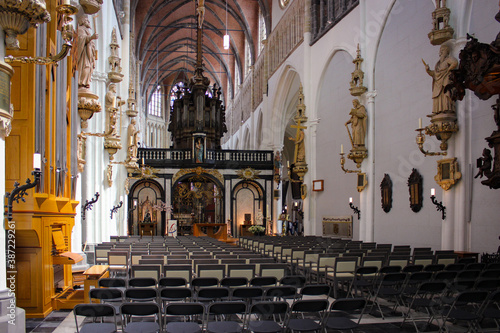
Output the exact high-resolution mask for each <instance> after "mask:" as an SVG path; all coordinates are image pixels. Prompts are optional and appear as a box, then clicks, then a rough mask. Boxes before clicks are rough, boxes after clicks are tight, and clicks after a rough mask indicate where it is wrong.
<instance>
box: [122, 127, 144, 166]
mask: <svg viewBox="0 0 500 333" xmlns="http://www.w3.org/2000/svg"><path fill="white" fill-rule="evenodd" d="M139 133H140V131H139V130H138V129H137V128H136V127H135V119H134V118H132V119H130V124H129V125H128V128H127V160H126V161H125V163H126V166H127V168H132V169H135V168H137V167H138V165H137V160H138V159H137V150H138V148H139Z"/></svg>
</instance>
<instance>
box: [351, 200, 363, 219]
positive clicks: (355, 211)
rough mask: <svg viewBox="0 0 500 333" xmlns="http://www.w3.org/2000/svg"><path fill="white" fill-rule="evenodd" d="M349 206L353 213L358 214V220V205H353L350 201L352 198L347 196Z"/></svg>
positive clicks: (359, 213) (359, 212)
mask: <svg viewBox="0 0 500 333" xmlns="http://www.w3.org/2000/svg"><path fill="white" fill-rule="evenodd" d="M349 207H351V209H352V211H353V212H354V214H357V215H358V220H359V219H360V218H361V211H360V210H359V208H358V207H356V206H354V205H353V203H352V198H349Z"/></svg>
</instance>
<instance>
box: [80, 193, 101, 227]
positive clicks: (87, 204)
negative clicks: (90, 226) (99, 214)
mask: <svg viewBox="0 0 500 333" xmlns="http://www.w3.org/2000/svg"><path fill="white" fill-rule="evenodd" d="M97 200H99V192H95V194H94V197H93V198H92V199H91V200H87V201H85V204H84V205H83V206H82V220H84V221H85V212H86V211H87V210H92V208H93V206H94V204H95V203H96V202H97Z"/></svg>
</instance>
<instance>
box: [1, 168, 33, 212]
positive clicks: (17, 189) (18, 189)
mask: <svg viewBox="0 0 500 333" xmlns="http://www.w3.org/2000/svg"><path fill="white" fill-rule="evenodd" d="M31 174H32V175H33V176H34V177H35V178H34V181H33V182H31V179H29V178H28V179H26V184H24V185H21V186H19V183H18V182H15V183H14V189H13V190H12V192H7V193H5V197H6V198H7V206H6V207H5V208H7V220H9V221H12V207H13V205H14V201H15V202H16V203H19V200H21V201H22V202H25V200H24V196H25V195H28V193H26V191H27V190H29V189H30V188H33V187H35V186H37V185H38V184H39V183H40V178H41V176H42V171H40V169H35V170H33V171H32V172H31Z"/></svg>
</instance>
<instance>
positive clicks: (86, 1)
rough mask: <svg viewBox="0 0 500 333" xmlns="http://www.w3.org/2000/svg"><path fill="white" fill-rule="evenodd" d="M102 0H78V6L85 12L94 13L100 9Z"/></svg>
mask: <svg viewBox="0 0 500 333" xmlns="http://www.w3.org/2000/svg"><path fill="white" fill-rule="evenodd" d="M102 2H103V0H80V6H82V9H83V11H84V13H85V14H89V15H92V14H95V13H97V12H98V11H100V10H101V5H102Z"/></svg>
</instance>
